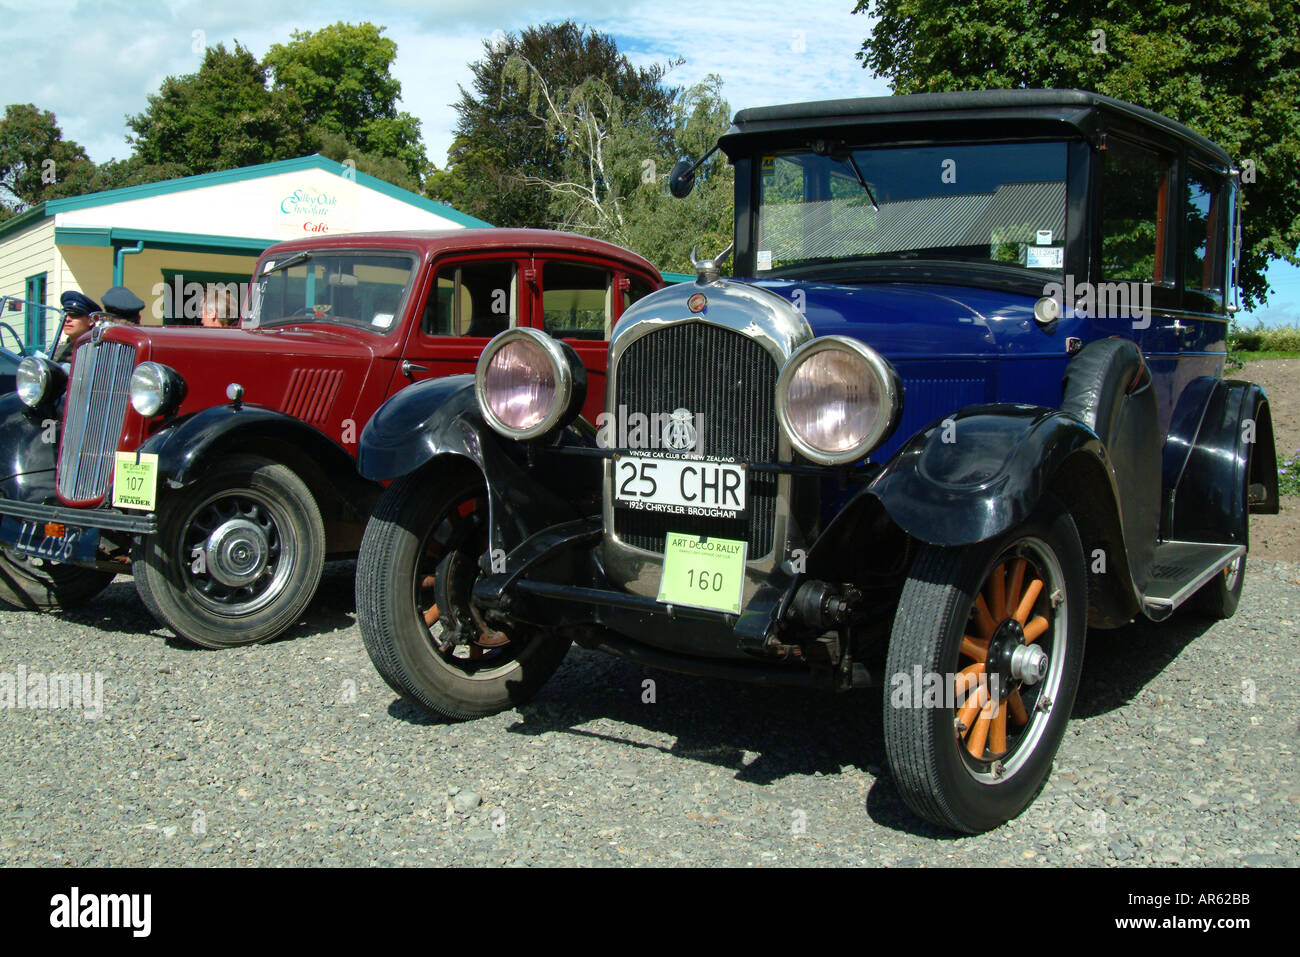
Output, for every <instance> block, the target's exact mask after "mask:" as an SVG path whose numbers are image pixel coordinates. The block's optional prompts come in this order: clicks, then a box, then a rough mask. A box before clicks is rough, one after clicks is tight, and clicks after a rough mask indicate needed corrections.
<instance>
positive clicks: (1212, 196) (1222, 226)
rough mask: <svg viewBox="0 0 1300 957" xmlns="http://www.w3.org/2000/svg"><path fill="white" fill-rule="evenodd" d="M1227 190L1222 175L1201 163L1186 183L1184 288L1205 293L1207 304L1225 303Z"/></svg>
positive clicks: (1189, 173) (1190, 173) (1184, 196)
mask: <svg viewBox="0 0 1300 957" xmlns="http://www.w3.org/2000/svg"><path fill="white" fill-rule="evenodd" d="M1227 204H1228V190H1227V183H1226V182H1225V181H1224V180H1223V178H1222V177H1219V176H1216V175H1214V174H1213V173H1211V172H1210V171H1209V170H1207V169H1204V168H1202V167H1199V166H1195V165H1193V166H1191V167H1190V168H1189V169H1188V173H1187V179H1186V181H1185V182H1184V184H1183V210H1184V212H1183V216H1184V224H1185V226H1184V236H1185V237H1186V238H1185V240H1184V245H1183V288H1185V289H1187V290H1190V291H1192V292H1197V293H1204V294H1205V295H1206V297H1208V300H1209V301H1208V303H1206V304H1207V305H1220V306H1221V305H1222V304H1223V286H1224V272H1225V259H1224V249H1225V247H1226V245H1227V241H1228V216H1227Z"/></svg>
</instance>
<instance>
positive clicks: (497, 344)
mask: <svg viewBox="0 0 1300 957" xmlns="http://www.w3.org/2000/svg"><path fill="white" fill-rule="evenodd" d="M474 393H475V395H476V396H477V398H478V406H479V410H480V411H481V412H482V413H483V418H485V419H487V422H488V425H490V426H492V428H493V429H495V430H496V431H497V432H500V433H501V434H502V435H504V436H505V437H506V438H509V439H532V438H536V437H537V436H539V435H545V434H546V433H547V432H550V431H551V430H553V429H556V428H559V427H560V426H563V425H565V424H567V423H568V422H569V421H570V420H571V419H572V418H573V416H575V415H577V414H578V412H579V411H580V410H581V409H582V403H583V400H584V399H585V398H586V397H587V373H586V370H584V369H583V367H582V363H581V362H580V361H579V360H578V354H577V353H576V352H574V351H573V348H572V347H571V346H569V345H567V344H565V343H563V342H560V341H559V340H558V339H552V338H551V337H550V336H548V335H546V334H545V333H543V332H539V331H538V330H536V329H507V330H506V331H505V332H503V333H501V334H500V335H498V336H496V337H495V338H494V339H493V340H492V341H491V342H489V343H488V344H487V347H486V348H485V349H484V350H483V354H482V355H481V356H479V360H478V369H477V370H476V372H475V375H474Z"/></svg>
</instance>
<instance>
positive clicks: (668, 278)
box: [659, 272, 696, 285]
mask: <svg viewBox="0 0 1300 957" xmlns="http://www.w3.org/2000/svg"><path fill="white" fill-rule="evenodd" d="M659 275H661V276H663V277H664V282H666V283H668V284H669V285H672V284H673V283H675V282H695V278H696V277H695V274H694V273H689V272H661V273H660V274H659Z"/></svg>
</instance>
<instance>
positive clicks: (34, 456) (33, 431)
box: [0, 392, 61, 502]
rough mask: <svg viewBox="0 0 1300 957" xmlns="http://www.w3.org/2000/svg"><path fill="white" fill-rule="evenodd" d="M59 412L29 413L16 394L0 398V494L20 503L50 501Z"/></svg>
mask: <svg viewBox="0 0 1300 957" xmlns="http://www.w3.org/2000/svg"><path fill="white" fill-rule="evenodd" d="M60 418H61V414H60V412H59V410H58V409H55V408H50V409H44V410H42V409H29V408H28V407H27V406H26V405H25V404H23V401H22V400H21V399H20V398H18V396H17V394H16V393H13V392H11V393H9V394H8V395H5V396H0V494H3V495H4V497H5V498H10V499H15V500H17V501H20V502H40V501H47V500H52V499H53V495H54V467H55V464H56V456H57V454H58V446H57V444H56V440H57V438H58V428H59V419H60Z"/></svg>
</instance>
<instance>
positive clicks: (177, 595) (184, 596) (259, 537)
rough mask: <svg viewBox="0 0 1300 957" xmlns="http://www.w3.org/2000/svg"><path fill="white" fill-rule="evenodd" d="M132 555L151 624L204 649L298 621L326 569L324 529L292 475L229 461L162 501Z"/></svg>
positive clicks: (242, 458) (251, 460)
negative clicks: (154, 523)
mask: <svg viewBox="0 0 1300 957" xmlns="http://www.w3.org/2000/svg"><path fill="white" fill-rule="evenodd" d="M132 557H133V559H134V561H133V563H132V566H131V570H132V573H133V574H134V575H135V585H136V590H137V591H138V592H139V594H140V599H141V601H143V602H144V604H145V606H146V607H147V608H148V609H149V611H150V612H152V613H153V615H154V617H155V618H157V619H158V620H159V621H161V622H162V623H163V624H165V625H167V626H168V627H169V628H171V629H172V630H173V631H174V632H176V634H177V635H179V636H180V637H182V638H184V639H186V640H187V641H190V642H193V643H194V644H196V645H199V646H201V647H203V648H233V647H236V646H239V645H251V644H256V643H258V642H261V641H268V640H270V639H271V638H274V637H276V636H277V635H279V634H282V633H283V632H284V631H286V630H287V629H288V628H290V627H292V626H293V625H294V624H296V623H297V622H298V621H299V619H300V617H301V615H302V613H303V611H304V610H305V609H306V607H307V605H308V604H309V603H310V602H311V600H312V598H313V597H314V596H315V594H316V586H317V585H319V584H320V577H321V572H322V571H323V569H324V567H325V526H324V523H323V522H322V521H321V515H320V509H319V508H318V507H317V505H316V500H315V498H313V497H312V494H311V491H310V490H309V489H308V488H307V486H306V485H305V484H304V483H303V481H302V479H300V478H299V477H298V476H297V475H296V474H295V473H294V472H293V471H292V470H290V469H289V468H287V467H286V466H284V465H281V464H279V463H277V462H273V461H271V460H270V459H265V458H262V457H260V456H254V455H234V456H231V457H230V458H228V459H225V460H224V461H222V462H219V463H218V464H217V465H216V466H214V467H213V468H212V469H210V470H209V471H208V473H207V474H206V475H205V476H204V477H203V478H202V479H201V480H199V481H198V482H196V483H195V484H194V485H192V486H190V487H189V488H186V489H184V490H183V491H181V492H179V493H176V494H172V495H170V496H167V497H166V498H164V499H163V501H162V503H161V504H160V506H159V509H158V534H157V535H154V536H152V537H151V538H149V539H147V540H146V541H145V542H144V543H143V544H142V545H138V546H137V547H136V549H135V551H134V553H133V556H132Z"/></svg>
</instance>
